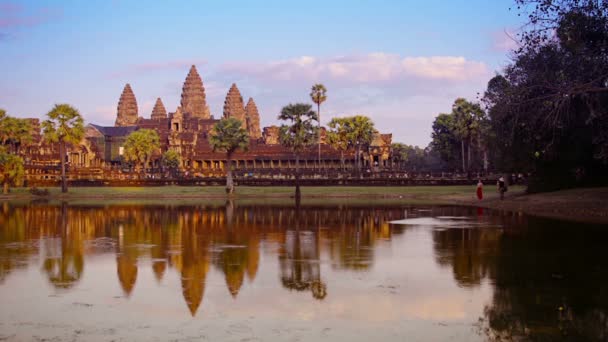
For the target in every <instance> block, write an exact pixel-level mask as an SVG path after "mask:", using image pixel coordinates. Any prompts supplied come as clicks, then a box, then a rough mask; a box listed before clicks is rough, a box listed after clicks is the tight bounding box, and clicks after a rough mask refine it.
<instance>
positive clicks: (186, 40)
mask: <svg viewBox="0 0 608 342" xmlns="http://www.w3.org/2000/svg"><path fill="white" fill-rule="evenodd" d="M511 6H513V3H512V1H511V0H494V1H477V0H470V1H459V2H456V1H436V0H428V1H384V0H376V1H354V0H351V1H316V0H315V1H299V2H291V1H229V2H228V1H179V2H177V1H176V2H170V1H158V2H154V1H147V2H143V1H118V0H115V1H12V2H7V1H3V0H0V75H2V76H1V77H0V108H4V109H6V110H7V112H8V113H9V114H10V115H13V116H18V117H38V118H43V117H44V115H45V114H46V112H48V111H49V110H50V109H51V108H52V106H53V104H55V103H70V104H72V105H74V106H75V107H76V108H78V109H79V110H80V111H81V113H82V114H83V116H84V117H85V120H86V122H88V123H97V124H102V125H111V124H113V122H114V119H115V115H116V106H117V103H118V98H119V96H120V93H121V91H122V88H123V87H124V85H125V83H130V84H131V86H132V88H133V91H134V92H135V95H136V97H137V101H138V105H139V114H140V116H144V117H149V115H150V112H151V110H152V107H153V104H154V101H155V100H156V98H157V97H161V98H162V100H163V102H164V104H165V107H166V108H167V110H169V111H174V110H175V108H176V107H177V106H178V105H179V96H180V93H181V86H182V83H183V81H184V79H185V77H186V74H187V73H188V69H189V66H190V65H192V64H195V65H196V66H197V68H198V71H199V73H200V74H201V76H202V78H203V82H204V85H205V88H206V90H207V101H208V103H209V105H210V109H211V112H212V114H213V115H214V116H215V117H216V118H217V117H220V116H221V113H222V106H223V101H224V97H225V96H226V93H227V92H228V89H229V87H230V85H231V83H233V82H235V83H237V85H238V86H239V89H240V90H241V93H242V95H243V97H244V100H245V101H247V98H248V97H250V96H251V97H253V98H254V100H255V101H256V103H257V105H258V108H259V110H260V114H261V120H262V125H264V126H267V125H271V124H277V123H278V122H277V120H276V116H277V114H278V112H279V111H280V108H281V107H282V106H283V105H286V104H288V103H293V102H302V101H305V102H310V100H309V98H308V93H309V89H310V86H311V85H312V84H314V83H318V82H321V83H324V84H325V85H326V86H327V88H328V100H327V102H326V103H325V104H324V105H323V107H322V108H321V114H322V123H324V124H325V123H326V122H327V121H329V119H330V118H331V117H335V116H344V115H354V114H364V115H368V116H370V117H371V118H372V119H373V120H374V122H375V123H376V126H377V128H378V129H379V130H380V131H382V132H386V133H389V132H391V133H393V141H398V142H404V143H408V144H416V145H420V146H426V145H427V144H428V143H429V141H430V132H431V123H432V121H433V118H434V117H435V116H436V115H437V114H438V113H440V112H447V111H449V110H450V106H451V103H452V102H453V101H454V99H455V98H456V97H458V96H462V97H466V98H469V99H473V100H474V99H475V96H476V93H477V92H483V90H484V88H485V85H486V83H487V81H488V80H489V78H490V77H492V75H493V74H494V73H495V72H496V71H499V70H501V69H502V67H504V66H505V65H506V64H507V63H508V61H509V59H508V55H509V53H508V51H509V49H510V48H512V47H513V46H514V42H513V41H512V40H511V39H510V38H509V36H508V35H507V34H505V32H515V31H517V29H518V28H519V27H520V26H521V19H520V18H519V17H518V16H517V13H516V12H514V11H510V10H509V7H511Z"/></svg>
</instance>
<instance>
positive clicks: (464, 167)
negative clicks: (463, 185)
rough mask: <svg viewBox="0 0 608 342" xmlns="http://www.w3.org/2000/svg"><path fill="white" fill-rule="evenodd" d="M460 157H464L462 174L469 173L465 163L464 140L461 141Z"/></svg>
mask: <svg viewBox="0 0 608 342" xmlns="http://www.w3.org/2000/svg"><path fill="white" fill-rule="evenodd" d="M460 155H461V156H462V172H467V169H466V165H465V163H464V139H462V140H460Z"/></svg>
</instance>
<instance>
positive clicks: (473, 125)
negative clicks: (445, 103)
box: [452, 98, 485, 172]
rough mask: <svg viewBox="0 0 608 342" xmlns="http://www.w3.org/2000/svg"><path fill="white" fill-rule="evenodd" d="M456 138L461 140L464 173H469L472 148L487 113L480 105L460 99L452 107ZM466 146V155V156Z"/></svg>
mask: <svg viewBox="0 0 608 342" xmlns="http://www.w3.org/2000/svg"><path fill="white" fill-rule="evenodd" d="M452 114H453V115H454V126H455V133H456V136H457V137H458V138H459V139H460V146H461V157H462V171H463V172H469V171H470V166H471V148H472V145H473V141H474V139H476V138H479V136H480V130H481V122H482V120H483V119H484V117H485V112H484V111H483V109H481V106H480V105H479V104H478V103H472V102H469V101H467V100H465V99H463V98H458V99H456V101H454V104H453V105H452ZM465 146H466V151H467V152H466V155H465Z"/></svg>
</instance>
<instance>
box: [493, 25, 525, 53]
mask: <svg viewBox="0 0 608 342" xmlns="http://www.w3.org/2000/svg"><path fill="white" fill-rule="evenodd" d="M490 38H491V41H492V50H494V51H496V52H509V51H512V50H515V49H517V48H518V47H519V43H518V41H517V35H516V33H515V32H514V31H513V30H501V31H496V32H493V33H492V34H491V37H490Z"/></svg>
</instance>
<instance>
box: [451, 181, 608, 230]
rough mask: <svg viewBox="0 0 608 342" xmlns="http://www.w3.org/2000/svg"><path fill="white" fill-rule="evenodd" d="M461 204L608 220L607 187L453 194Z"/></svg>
mask: <svg viewBox="0 0 608 342" xmlns="http://www.w3.org/2000/svg"><path fill="white" fill-rule="evenodd" d="M454 201H455V202H456V203H458V204H462V205H473V206H481V207H484V208H490V209H497V210H508V211H517V212H523V213H525V214H529V215H535V216H543V217H551V218H556V219H565V220H572V221H578V222H589V223H602V224H608V188H590V189H574V190H563V191H556V192H549V193H542V194H532V195H527V194H525V193H524V192H523V191H519V192H514V193H509V194H508V195H507V196H506V198H505V199H504V200H502V201H501V200H500V198H498V195H496V194H492V195H490V196H488V198H487V199H484V200H482V201H477V200H475V199H462V198H454Z"/></svg>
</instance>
